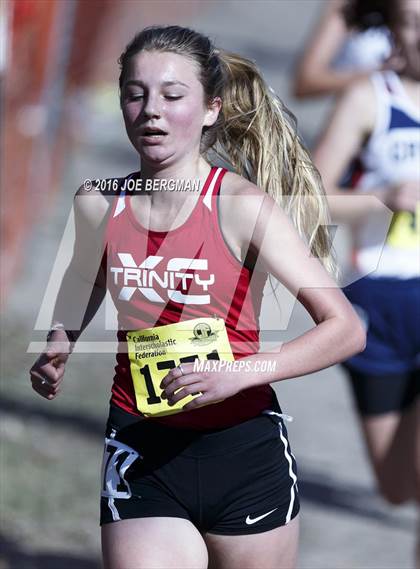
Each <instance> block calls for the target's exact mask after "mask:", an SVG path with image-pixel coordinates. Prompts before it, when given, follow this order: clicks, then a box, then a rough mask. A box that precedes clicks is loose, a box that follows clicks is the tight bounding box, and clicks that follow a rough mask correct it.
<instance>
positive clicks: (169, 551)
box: [102, 517, 208, 569]
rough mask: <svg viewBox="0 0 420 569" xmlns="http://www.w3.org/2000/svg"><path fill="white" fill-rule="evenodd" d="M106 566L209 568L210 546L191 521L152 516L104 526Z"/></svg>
mask: <svg viewBox="0 0 420 569" xmlns="http://www.w3.org/2000/svg"><path fill="white" fill-rule="evenodd" d="M102 553H103V561H104V569H162V568H163V567H164V568H165V569H206V568H207V563H208V556H207V549H206V545H205V543H204V541H203V538H202V537H201V535H200V532H199V531H198V530H197V529H196V528H195V526H194V525H193V524H192V523H191V522H190V521H188V520H184V519H182V518H173V517H150V518H140V519H129V520H121V521H119V522H113V523H109V524H105V525H103V526H102Z"/></svg>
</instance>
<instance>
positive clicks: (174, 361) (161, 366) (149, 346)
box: [127, 318, 234, 417]
mask: <svg viewBox="0 0 420 569" xmlns="http://www.w3.org/2000/svg"><path fill="white" fill-rule="evenodd" d="M127 344H128V357H129V360H130V369H131V376H132V378H133V383H134V391H135V394H136V403H137V409H138V410H139V411H140V412H141V413H143V414H144V415H145V416H154V417H162V416H164V415H172V414H173V413H179V412H180V411H182V408H183V406H184V405H186V404H187V403H188V402H189V401H192V400H193V399H194V398H195V397H197V395H187V396H186V397H184V398H183V399H181V401H178V402H177V403H176V404H175V405H172V406H171V407H169V405H168V402H167V400H166V399H161V397H160V395H161V393H162V390H161V389H160V387H159V385H160V382H161V381H162V379H163V378H164V377H165V376H166V375H167V374H168V373H169V371H170V370H171V369H172V368H174V367H176V366H178V365H179V364H182V363H190V362H194V361H195V360H225V361H234V357H233V354H232V349H231V347H230V344H229V338H228V335H227V332H226V326H225V321H224V320H223V319H221V318H195V319H193V320H185V321H184V322H178V323H176V324H167V325H166V326H158V327H155V328H146V329H145V330H134V331H130V332H127Z"/></svg>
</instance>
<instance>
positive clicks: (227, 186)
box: [219, 172, 280, 262]
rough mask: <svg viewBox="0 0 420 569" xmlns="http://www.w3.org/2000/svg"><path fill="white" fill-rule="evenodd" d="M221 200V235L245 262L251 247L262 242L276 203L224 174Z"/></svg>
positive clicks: (239, 179)
mask: <svg viewBox="0 0 420 569" xmlns="http://www.w3.org/2000/svg"><path fill="white" fill-rule="evenodd" d="M220 197H221V199H220V200H219V221H220V228H221V231H222V235H223V237H224V239H225V241H226V243H227V245H228V246H229V248H230V250H231V252H232V253H233V254H234V256H235V257H236V258H237V259H239V260H240V261H241V262H244V260H245V257H246V254H247V250H248V247H249V245H250V243H255V242H257V241H261V240H262V235H261V234H262V228H264V226H265V225H266V223H267V219H268V217H269V216H270V215H271V210H272V208H271V207H270V205H274V204H275V202H274V200H273V199H272V198H271V197H270V196H268V195H267V194H266V193H265V192H264V191H263V190H262V189H261V188H259V187H258V186H257V185H255V184H253V183H252V182H250V181H249V180H246V179H245V178H243V177H242V176H239V175H238V174H235V173H233V172H227V173H226V174H225V176H224V178H223V181H222V186H221V189H220ZM279 209H280V208H278V210H279Z"/></svg>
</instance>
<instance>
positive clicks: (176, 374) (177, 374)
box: [160, 363, 194, 389]
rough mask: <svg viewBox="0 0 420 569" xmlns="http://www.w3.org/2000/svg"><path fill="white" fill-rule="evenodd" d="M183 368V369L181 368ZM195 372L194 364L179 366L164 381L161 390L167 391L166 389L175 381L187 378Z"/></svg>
mask: <svg viewBox="0 0 420 569" xmlns="http://www.w3.org/2000/svg"><path fill="white" fill-rule="evenodd" d="M180 366H181V367H180ZM193 371H194V364H193V363H188V364H185V363H184V364H179V365H177V366H176V367H174V368H172V369H171V370H170V371H169V372H168V374H167V375H166V376H165V377H164V378H163V379H162V382H161V384H160V387H161V389H165V387H166V386H167V385H168V384H169V383H171V381H174V380H175V379H178V378H181V377H185V376H186V375H189V374H191V373H192V372H193Z"/></svg>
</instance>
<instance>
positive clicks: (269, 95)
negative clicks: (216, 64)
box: [213, 50, 336, 274]
mask: <svg viewBox="0 0 420 569" xmlns="http://www.w3.org/2000/svg"><path fill="white" fill-rule="evenodd" d="M219 57H220V58H221V61H222V63H223V66H224V67H225V70H226V74H227V77H228V80H227V81H226V84H225V87H224V91H223V96H222V100H223V128H221V129H219V130H218V134H217V141H216V145H215V146H214V147H213V148H214V151H215V152H216V153H217V154H219V156H221V157H222V158H224V159H228V160H229V161H230V163H231V164H232V166H233V167H234V168H235V170H236V172H237V173H238V174H240V175H243V176H245V177H248V178H249V179H250V180H252V181H253V182H254V183H255V184H256V185H257V186H258V187H260V188H261V189H262V190H264V191H265V192H266V193H267V194H268V195H270V196H271V197H272V198H273V199H274V200H275V201H276V202H277V203H278V204H279V205H281V206H282V208H283V209H284V210H285V211H286V213H287V214H288V215H289V217H290V218H291V220H292V221H293V223H294V225H295V227H296V229H297V231H298V232H299V234H300V235H301V237H303V238H304V239H305V240H306V241H307V243H308V246H309V248H310V250H311V252H312V254H313V255H314V256H316V257H318V258H319V259H320V260H321V261H322V262H323V264H324V266H325V268H326V269H327V270H328V271H329V272H330V273H331V274H335V273H336V264H335V261H334V258H333V255H332V248H331V238H330V234H329V231H328V226H329V223H330V216H329V210H328V205H327V200H326V197H325V192H324V189H323V186H322V182H321V178H320V175H319V173H318V171H317V169H316V168H315V166H314V164H313V162H312V161H311V158H310V156H309V153H308V151H307V149H306V148H305V146H304V144H303V143H302V142H301V140H300V138H299V136H298V134H297V130H296V126H295V125H296V121H295V119H294V117H293V115H292V114H291V113H290V111H289V110H288V109H287V108H286V107H285V106H284V104H283V103H282V102H281V101H280V99H279V98H278V97H277V95H276V94H275V93H274V91H273V90H272V89H271V88H270V87H269V86H268V85H267V84H266V82H265V81H264V79H263V78H262V76H261V73H260V72H259V70H258V68H257V67H256V65H255V64H254V63H253V62H252V61H250V60H249V59H246V58H244V57H241V56H239V55H237V54H235V53H230V52H226V51H223V50H219Z"/></svg>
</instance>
